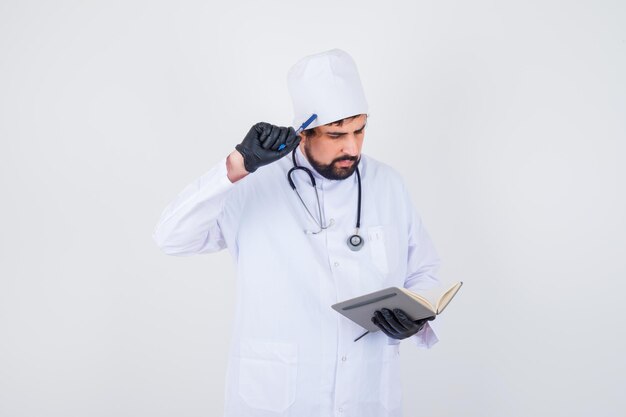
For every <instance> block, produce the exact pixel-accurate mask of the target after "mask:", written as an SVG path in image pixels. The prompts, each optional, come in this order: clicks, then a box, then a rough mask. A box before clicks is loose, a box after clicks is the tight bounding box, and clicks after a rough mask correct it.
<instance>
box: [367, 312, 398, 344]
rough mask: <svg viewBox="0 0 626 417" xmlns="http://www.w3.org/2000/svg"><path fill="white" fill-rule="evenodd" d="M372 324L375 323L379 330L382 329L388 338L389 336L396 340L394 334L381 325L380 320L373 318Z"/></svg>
mask: <svg viewBox="0 0 626 417" xmlns="http://www.w3.org/2000/svg"><path fill="white" fill-rule="evenodd" d="M372 323H374V324H375V325H376V326H378V328H379V329H380V330H381V331H382V332H383V333H385V334H386V335H387V336H389V337H391V338H393V339H395V338H396V337H395V336H394V335H393V334H391V333H389V331H388V330H387V329H386V328H385V327H383V326H382V325H381V324H380V321H378V319H377V318H376V317H372Z"/></svg>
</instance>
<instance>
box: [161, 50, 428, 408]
mask: <svg viewBox="0 0 626 417" xmlns="http://www.w3.org/2000/svg"><path fill="white" fill-rule="evenodd" d="M287 78H288V87H289V92H290V94H291V97H292V101H293V107H294V113H295V117H294V122H293V126H295V127H298V126H300V125H301V124H302V123H303V122H304V121H305V120H307V119H309V118H310V116H311V115H312V114H316V115H317V118H316V119H315V120H314V121H313V123H311V124H310V125H309V128H308V129H307V130H305V131H304V132H302V133H300V134H296V132H295V131H294V129H293V128H292V127H288V128H287V127H278V126H274V125H271V124H268V123H257V124H255V125H254V126H252V128H251V129H250V131H249V132H248V134H247V135H245V137H244V138H243V140H242V141H241V143H240V144H238V145H237V146H236V147H235V149H236V150H234V151H233V152H232V153H231V154H230V155H228V157H226V158H224V159H223V160H221V161H220V162H219V163H218V164H217V165H216V166H214V167H213V168H212V169H211V170H209V171H208V172H207V173H206V174H204V175H203V176H201V177H200V178H199V179H197V180H196V181H195V182H193V183H192V184H190V185H189V186H187V187H186V188H185V189H184V190H183V191H182V192H181V193H180V195H179V196H178V197H177V198H176V199H175V200H174V201H173V202H172V203H171V204H170V205H169V206H168V207H167V208H166V209H165V210H164V212H163V214H162V216H161V219H160V220H159V222H158V224H157V226H156V229H155V232H154V239H155V241H156V242H157V244H158V245H159V247H160V248H161V249H162V250H163V251H164V252H165V253H167V254H170V255H192V254H199V253H208V252H215V251H219V250H221V249H224V248H228V249H229V251H230V253H231V255H232V256H233V258H234V260H235V263H236V265H237V301H236V306H235V311H234V313H235V317H234V322H235V328H234V336H233V339H232V341H231V350H230V355H229V360H228V370H227V375H226V384H227V386H226V398H225V412H224V416H225V417H275V416H292V417H328V416H336V417H384V416H394V417H398V416H401V415H402V403H401V395H402V394H401V386H400V358H399V343H400V340H402V339H405V338H411V339H412V341H413V342H414V343H415V344H416V345H417V346H420V347H426V348H430V347H431V346H432V345H433V344H434V343H436V342H437V340H438V339H437V336H436V335H435V332H434V331H433V329H432V327H431V325H430V322H429V321H428V320H419V321H413V320H412V319H411V318H410V317H407V316H406V314H405V313H404V312H402V311H401V310H400V311H390V310H383V311H379V312H377V313H376V315H375V316H374V317H372V321H373V322H374V323H376V324H377V325H378V327H379V328H380V329H381V331H377V332H373V333H369V334H367V335H366V336H364V337H363V338H361V339H359V340H358V341H356V342H355V339H356V338H357V337H358V336H360V335H362V333H363V329H362V328H361V327H360V326H358V325H356V324H354V323H353V322H351V321H350V320H348V319H346V318H345V317H343V316H341V315H339V314H338V313H336V312H335V311H334V310H333V309H332V308H331V305H332V304H334V303H337V302H339V301H343V300H347V299H349V298H353V297H356V296H359V295H363V294H366V293H369V292H372V291H376V290H380V289H382V288H385V287H389V286H402V287H406V288H410V289H413V290H421V289H426V288H430V287H433V286H435V285H437V284H438V280H437V278H436V276H435V272H436V269H437V268H438V266H439V258H438V256H437V254H436V252H435V249H434V247H433V245H432V243H431V240H430V238H429V236H428V234H427V232H426V230H425V228H424V225H423V224H422V222H421V220H420V217H419V216H418V215H417V213H416V211H415V210H414V208H413V206H412V204H411V202H410V198H409V193H408V190H407V189H406V186H405V184H404V182H403V181H402V179H401V178H400V176H399V175H398V174H397V173H396V172H395V171H394V170H393V169H392V168H390V167H389V166H387V165H385V164H383V163H380V162H378V161H376V160H374V159H372V158H370V157H368V156H366V155H363V154H361V147H362V145H363V139H364V136H365V126H366V122H367V114H368V106H367V102H366V100H365V95H364V93H363V88H362V85H361V81H360V78H359V75H358V72H357V68H356V65H355V63H354V61H353V60H352V58H351V57H350V56H349V55H348V54H347V53H346V52H344V51H341V50H338V49H334V50H330V51H326V52H323V53H319V54H315V55H311V56H307V57H305V58H303V59H301V60H300V61H299V62H297V63H296V64H295V65H294V66H293V67H292V68H291V69H290V70H289V73H288V77H287ZM285 156H287V157H285ZM283 157H285V158H283ZM294 167H300V168H296V169H293V168H294ZM290 171H291V173H290ZM289 173H290V175H289V178H290V180H289V179H288V174H289ZM313 184H314V185H313ZM355 236H357V237H356V238H355Z"/></svg>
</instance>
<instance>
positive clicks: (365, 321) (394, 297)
mask: <svg viewBox="0 0 626 417" xmlns="http://www.w3.org/2000/svg"><path fill="white" fill-rule="evenodd" d="M331 307H332V308H333V309H334V310H335V311H337V312H338V313H340V314H342V315H344V316H346V317H347V318H349V319H350V320H352V321H353V322H355V323H356V324H358V325H359V326H362V327H363V328H365V329H367V330H369V331H370V332H375V331H378V330H380V329H379V328H378V326H376V325H375V324H374V323H372V316H373V315H374V312H375V311H376V310H380V309H381V308H388V309H390V310H393V309H394V308H400V309H402V310H404V312H405V313H407V314H408V315H409V317H410V318H411V319H413V320H419V319H424V318H426V317H431V316H434V315H435V313H434V312H432V311H431V310H430V309H428V308H427V307H424V306H423V305H422V304H420V303H419V302H418V301H417V300H415V299H414V298H411V297H410V296H408V295H406V294H405V293H404V292H403V291H401V290H400V289H399V288H397V287H389V288H385V289H384V290H380V291H376V292H373V293H369V294H366V295H362V296H360V297H356V298H352V299H350V300H346V301H342V302H340V303H337V304H333V305H332V306H331Z"/></svg>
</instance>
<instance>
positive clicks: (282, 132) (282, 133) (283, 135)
mask: <svg viewBox="0 0 626 417" xmlns="http://www.w3.org/2000/svg"><path fill="white" fill-rule="evenodd" d="M287 135H289V130H288V129H287V128H286V127H281V128H279V134H278V139H276V142H274V145H273V146H272V150H273V151H278V148H279V147H280V146H281V145H285V142H287ZM281 150H282V149H281Z"/></svg>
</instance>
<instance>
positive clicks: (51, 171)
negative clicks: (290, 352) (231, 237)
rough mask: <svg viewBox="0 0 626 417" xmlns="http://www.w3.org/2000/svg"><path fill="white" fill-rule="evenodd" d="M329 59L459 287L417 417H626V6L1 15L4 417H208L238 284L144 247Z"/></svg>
mask: <svg viewBox="0 0 626 417" xmlns="http://www.w3.org/2000/svg"><path fill="white" fill-rule="evenodd" d="M335 47H337V48H342V49H344V50H346V51H348V52H349V53H350V54H351V55H352V56H353V57H354V59H355V60H356V62H357V65H358V66H359V70H360V72H361V77H362V80H363V84H364V87H365V91H366V95H367V98H368V101H369V102H370V109H371V117H370V120H369V125H368V128H367V134H366V141H365V146H364V152H365V153H367V154H369V155H371V156H373V157H374V158H377V159H379V160H382V161H384V162H386V163H388V164H390V165H392V166H393V167H395V168H396V169H397V170H398V171H400V172H401V173H402V174H403V176H404V177H405V179H406V180H407V182H408V184H409V186H410V189H411V193H412V196H413V199H414V202H415V204H416V206H417V208H418V210H419V211H420V213H421V215H422V217H423V219H424V221H425V224H426V225H427V228H428V230H429V232H430V234H431V235H432V237H433V239H434V241H435V244H436V246H437V248H438V250H439V252H440V255H441V256H442V258H443V260H444V266H443V267H442V269H441V276H442V279H444V280H446V281H456V280H463V281H464V282H465V286H464V287H463V289H462V291H461V292H460V293H459V296H458V298H457V299H455V301H454V303H453V304H451V305H450V307H449V309H448V310H447V311H446V314H445V316H446V317H445V319H444V318H443V317H442V321H443V322H442V324H443V325H444V328H443V332H444V334H443V336H442V340H441V342H440V343H439V344H438V345H437V346H436V347H435V348H434V349H432V350H430V351H425V350H418V349H416V348H414V347H412V345H410V344H406V343H403V345H402V347H403V349H402V361H403V364H404V365H405V367H404V370H403V374H402V378H403V383H404V396H405V411H406V415H407V416H411V417H413V416H433V417H434V416H464V417H465V416H471V417H485V416H498V417H500V416H557V415H560V416H569V417H573V416H623V415H624V413H625V412H626V400H625V398H624V394H623V390H624V386H625V384H626V376H625V375H626V360H625V359H624V352H626V337H625V335H624V316H625V313H626V311H625V308H624V304H623V298H624V292H625V290H626V285H625V281H626V241H625V238H624V236H626V216H625V213H626V198H625V191H624V190H625V184H624V182H625V181H624V179H625V178H626V168H624V163H623V162H624V157H625V156H626V145H625V143H624V142H625V141H626V81H625V79H626V75H625V74H626V5H625V3H624V2H623V1H597V0H596V1H546V0H542V1H517V2H512V1H445V0H430V1H421V0H420V1H405V2H393V1H389V2H381V1H376V2H369V3H368V2H364V1H316V2H293V1H292V2H287V1H284V2H278V1H271V2H259V1H257V2H254V1H248V2H242V1H238V2H234V1H230V2H206V1H205V2H200V1H196V2H190V1H184V2H175V1H171V2H163V1H135V0H133V1H128V0H125V1H98V2H96V1H92V2H84V1H55V2H47V1H19V2H18V1H6V0H4V1H2V2H1V3H0V140H1V142H0V199H1V204H0V231H1V232H0V259H1V262H0V416H1V417H22V416H28V417H35V416H59V417H60V416H63V417H84V416H90V417H99V416H129V417H130V416H133V417H134V416H151V417H157V416H173V415H176V416H218V415H220V413H221V410H222V405H223V393H224V391H223V390H224V388H223V383H224V372H225V369H226V368H225V367H226V363H225V360H226V354H227V347H228V339H229V337H230V332H231V324H232V321H231V318H230V314H231V312H232V310H233V307H232V301H233V300H234V297H235V292H234V268H233V265H232V263H231V261H230V258H229V257H228V254H227V252H225V251H224V252H221V253H218V254H213V255H209V256H197V257H187V258H175V257H168V256H165V255H163V254H161V253H160V252H159V250H158V249H157V247H156V246H155V244H154V242H153V241H152V240H151V233H152V229H153V227H154V225H155V223H156V221H157V219H158V218H159V215H160V213H161V210H162V209H163V208H164V207H165V205H166V204H167V203H168V202H169V201H170V200H172V199H173V198H174V197H175V195H176V194H177V193H178V192H179V191H180V190H181V189H182V188H183V187H184V186H185V185H186V184H187V183H189V182H191V181H192V180H194V179H195V178H196V177H198V176H199V175H201V174H202V173H204V172H205V171H207V170H208V169H209V168H211V167H212V166H213V165H214V164H215V163H216V162H217V161H218V160H220V158H222V157H224V156H225V155H226V154H228V153H229V152H231V150H232V149H233V147H234V146H235V145H236V144H237V143H239V141H241V139H242V138H243V136H244V135H245V133H246V132H247V131H248V129H249V127H250V126H251V125H252V124H253V123H255V122H258V121H267V122H271V123H275V124H281V125H288V124H289V123H290V122H291V117H292V113H291V102H290V99H289V95H288V92H287V87H286V73H287V70H288V68H289V67H290V66H291V65H292V64H293V63H295V61H296V60H297V59H299V58H301V57H302V56H305V55H309V54H312V53H317V52H321V51H323V50H327V49H331V48H335Z"/></svg>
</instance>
